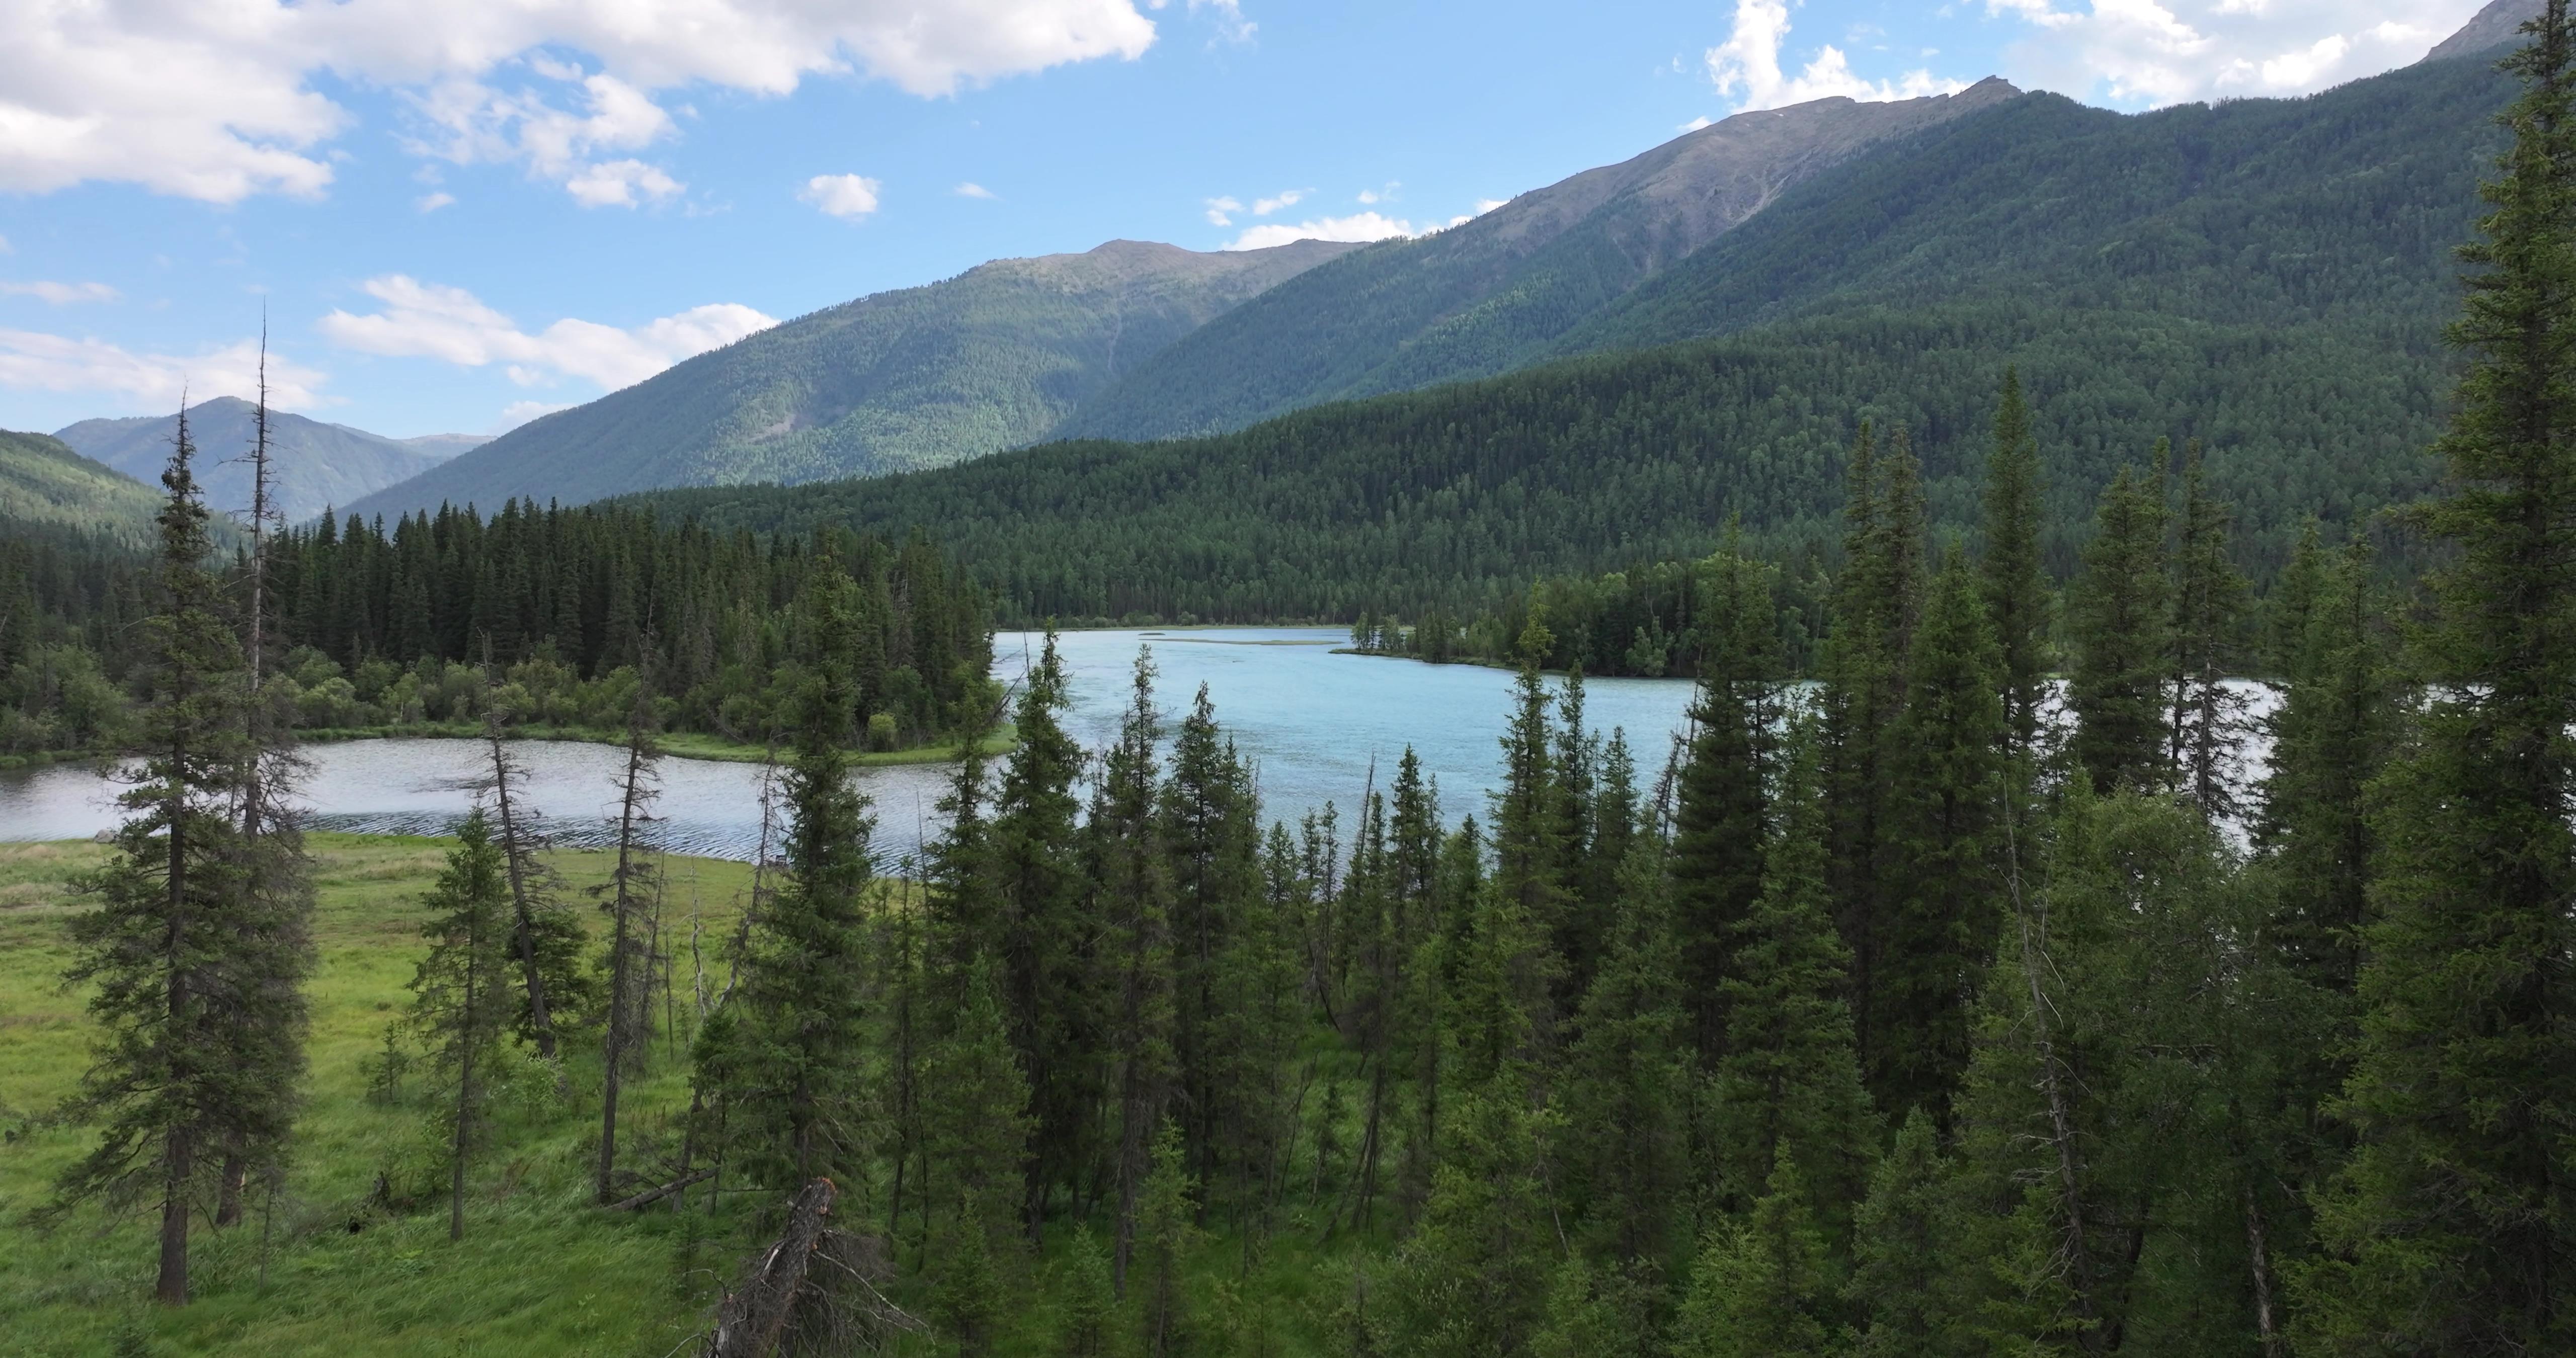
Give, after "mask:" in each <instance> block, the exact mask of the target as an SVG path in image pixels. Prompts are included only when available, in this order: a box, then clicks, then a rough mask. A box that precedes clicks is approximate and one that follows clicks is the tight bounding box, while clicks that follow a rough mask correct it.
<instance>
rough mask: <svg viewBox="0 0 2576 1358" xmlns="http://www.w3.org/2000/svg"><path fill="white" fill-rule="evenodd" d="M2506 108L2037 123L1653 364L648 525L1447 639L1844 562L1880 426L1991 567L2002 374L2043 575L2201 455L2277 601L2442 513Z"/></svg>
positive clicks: (2477, 94)
mask: <svg viewBox="0 0 2576 1358" xmlns="http://www.w3.org/2000/svg"><path fill="white" fill-rule="evenodd" d="M2512 93H2513V82H2512V80H2511V79H2510V78H2509V77H2507V76H2505V75H2503V74H2502V73H2500V72H2497V71H2495V70H2493V69H2491V68H2490V67H2488V66H2486V65H2484V64H2482V63H2477V62H2440V63H2432V64H2427V65H2419V66H2414V67H2409V68H2407V69H2405V70H2401V71H2395V72H2391V73H2389V74H2387V75H2383V76H2379V77H2375V78H2373V79H2370V80H2364V81H2359V82H2355V83H2353V84H2350V85H2346V86H2343V87H2341V88H2338V89H2335V90H2331V91H2328V92H2326V93H2323V94H2319V95H2314V96H2311V97H2308V98H2304V99H2295V100H2251V99H2249V100H2237V101H2229V102H2227V103H2224V104H2220V105H2217V106H2215V107H2203V106H2189V107H2182V108H2173V109H2166V110H2163V111H2160V112H2156V113H2150V114H2143V115H2123V114H2116V113H2109V112H2105V111H2102V110H2098V109H2087V108H2084V107H2082V106H2080V105H2076V104H2074V103H2072V102H2070V101H2068V100H2064V99H2060V98H2057V97H2055V96H2047V95H2031V96H2024V97H2021V98H2017V99H2013V100H2010V101H2008V102H2006V103H2003V104H2000V105H1997V106H1994V107H1992V108H1989V109H1986V110H1984V111H1982V112H1979V113H1976V114H1974V115H1973V116H1970V117H1965V118H1959V119H1955V120H1953V121H1951V122H1949V123H1947V124H1944V125H1942V126H1939V127H1936V128H1932V129H1929V130H1926V131H1924V132H1921V133H1918V134H1917V135H1915V136H1914V137H1911V138H1908V139H1905V140H1903V141H1902V142H1899V143H1893V144H1891V145H1889V146H1888V147H1886V148H1884V149H1883V150H1882V151H1880V152H1879V153H1878V154H1875V155H1873V156H1871V157H1870V158H1868V159H1866V160H1858V161H1854V162H1852V163H1850V164H1848V165H1845V166H1843V167H1840V168H1839V169H1836V170H1833V171H1830V172H1828V173H1824V174H1820V175H1817V176H1815V177H1813V178H1812V179H1810V180H1809V181H1808V182H1807V183H1805V184H1803V185H1801V186H1799V187H1797V188H1794V189H1792V190H1790V191H1788V192H1786V193H1784V194H1783V195H1782V196H1781V198H1780V200H1779V201H1778V202H1777V203H1775V204H1773V205H1772V206H1771V207H1769V208H1768V209H1766V210H1765V211H1764V212H1763V213H1762V214H1761V215H1760V216H1758V217H1756V218H1754V219H1753V220H1752V221H1751V222H1749V223H1748V224H1746V225H1745V226H1744V227H1742V228H1739V229H1738V230H1737V231H1735V232H1733V233H1730V234H1729V235H1727V236H1724V237H1722V238H1720V239H1719V240H1718V241H1717V242H1715V243H1714V244H1712V245H1710V246H1707V247H1705V248H1703V249H1702V250H1701V251H1699V252H1698V253H1696V254H1695V255H1693V256H1692V257H1690V258H1689V259H1688V260H1686V261H1685V262H1684V263H1683V264H1681V265H1678V266H1675V267H1673V268H1671V269H1669V270H1667V271H1666V272H1665V274H1663V275H1662V276H1660V277H1659V278H1657V279H1655V280H1652V281H1650V282H1649V283H1648V284H1647V285H1646V286H1644V287H1641V288H1638V289H1636V290H1635V291H1634V293H1633V294H1632V295H1631V297H1630V298H1629V299H1628V300H1626V301H1623V302H1621V303H1620V304H1618V305H1617V306H1615V307H1613V308H1609V309H1605V310H1604V311H1603V312H1602V313H1601V315H1600V316H1599V317H1598V318H1597V319H1596V320H1595V321H1594V322H1591V323H1588V324H1589V325H1590V326H1591V327H1592V328H1591V329H1590V330H1589V331H1588V335H1589V338H1588V339H1585V340H1583V342H1587V343H1599V344H1601V345H1603V346H1605V347H1613V348H1616V347H1617V346H1621V345H1627V344H1635V343H1660V347H1655V348H1649V349H1643V350H1637V349H1622V350H1620V351H1617V352H1606V353H1599V354H1594V355H1590V356H1585V357H1576V358H1570V359H1565V360H1560V361H1557V362H1554V363H1551V364H1546V365H1541V366H1536V367H1532V368H1529V369H1526V370H1523V371H1520V372H1516V373H1513V374H1510V375H1506V376H1503V377H1498V378H1489V379H1484V380H1481V381H1477V382H1472V383H1460V384H1452V385H1445V386H1440V387H1435V388H1430V389H1427V390H1423V391H1418V392H1412V393H1404V394H1397V395H1389V396H1381V397H1376V398H1372V399H1369V400H1364V401H1353V402H1341V403H1332V404H1326V405H1322V406H1318V407H1315V408H1312V409H1309V410H1305V411H1301V412H1298V413H1295V414H1292V415H1289V416H1286V417H1283V418H1279V419H1274V420H1271V421H1267V422H1265V423H1262V424H1258V425H1255V426H1252V427H1250V428H1247V429H1244V430H1241V431H1237V432H1234V433H1230V434H1225V435H1221V436H1215V437H1203V438H1196V439H1188V440H1179V441H1171V442H1162V443H1145V444H1134V443H1110V442H1069V443H1064V444H1058V445H1050V446H1044V447H1038V448H1031V449H1027V450H1023V451H1019V452H1012V453H1005V454H1002V455H999V456H996V457H991V458H986V459H983V460H980V461H977V462H973V463H969V464H966V465H964V466H958V467H952V468H947V469H944V470H940V471H934V472H925V473H919V474H916V475H911V476H902V477H894V478H887V479H882V480H877V481H868V482H846V483H840V484H834V485H827V486H807V487H799V488H797V489H795V490H793V491H784V490H777V489H768V488H750V487H744V488H735V489H729V490H705V491H690V492H672V493H667V494H663V495H658V496H655V497H652V498H653V500H654V502H655V503H657V504H658V505H660V506H662V507H663V508H665V509H666V510H667V511H668V512H670V513H674V514H694V515H697V516H699V517H701V518H702V519H704V520H706V521H708V522H709V523H710V524H712V525H715V526H719V527H743V528H751V529H756V530H774V531H783V532H801V531H804V530H805V529H807V528H810V527H811V526H813V525H815V524H818V523H826V522H829V523H844V524H848V525H850V526H853V527H857V528H861V529H867V530H873V531H876V532H880V533H890V534H896V535H900V534H901V533H903V532H904V531H905V530H906V529H908V528H909V527H910V526H912V525H915V524H921V525H927V526H928V527H929V528H930V529H931V531H932V532H933V533H935V534H936V535H937V536H938V538H939V540H940V541H941V542H942V544H943V545H945V546H947V547H949V548H950V549H951V550H954V551H956V552H958V553H959V554H960V556H961V558H962V559H963V560H964V561H966V562H967V563H969V566H970V568H971V569H975V570H977V571H979V572H981V573H982V574H983V576H984V578H985V579H986V580H987V581H988V582H990V583H991V584H992V585H993V586H994V587H995V588H996V589H997V591H998V592H999V593H1000V594H1001V596H1002V597H1003V598H1004V599H1005V600H1007V601H1008V603H1009V605H1010V606H1011V607H1012V608H1013V609H1015V610H1016V611H1017V615H1018V616H1020V617H1022V618H1029V617H1036V618H1043V617H1046V616H1050V615H1053V616H1060V617H1065V618H1096V617H1110V618H1117V617H1121V616H1127V615H1131V614H1133V615H1154V616H1159V617H1162V618H1165V619H1177V618H1181V617H1182V616H1184V615H1195V616H1196V617H1198V618H1202V619H1210V620H1215V619H1228V620H1251V619H1263V618H1292V617H1339V618H1349V617H1352V616H1355V615H1356V614H1357V612H1358V611H1359V610H1360V609H1363V608H1374V609H1379V610H1384V609H1387V608H1394V609H1398V610H1401V611H1406V612H1411V611H1416V610H1419V609H1421V608H1425V607H1433V606H1437V607H1445V608H1450V609H1453V610H1462V609H1465V608H1470V607H1483V606H1489V605H1491V604H1493V603H1495V602H1497V601H1498V600H1500V599H1501V598H1503V597H1505V596H1506V595H1507V594H1508V593H1510V592H1511V591H1512V590H1514V589H1516V588H1517V587H1519V586H1520V585H1521V584H1523V583H1524V582H1526V581H1527V580H1528V579H1529V578H1530V577H1532V576H1533V575H1545V574H1551V573H1559V572H1585V573H1591V572H1599V571H1604V570H1614V569H1621V568H1624V567H1625V566H1627V565H1630V564H1633V563H1634V562H1636V561H1638V560H1640V559H1644V558H1652V557H1660V556H1669V555H1675V554H1694V555H1695V554H1698V553H1701V552H1705V551H1707V550H1708V549H1709V548H1710V547H1711V546H1712V545H1714V543H1715V542H1716V540H1717V538H1718V535H1719V533H1720V528H1721V525H1722V524H1723V523H1724V521H1725V520H1726V519H1727V517H1728V516H1729V515H1730V514H1735V515H1741V516H1742V520H1743V523H1744V526H1745V530H1746V532H1747V534H1748V536H1749V537H1750V538H1751V539H1752V540H1753V541H1754V542H1755V544H1756V545H1757V546H1760V547H1762V548H1764V549H1765V550H1771V551H1779V552H1783V553H1787V554H1790V555H1791V556H1792V557H1793V559H1794V558H1796V557H1797V556H1798V555H1799V554H1802V553H1805V552H1808V551H1817V552H1821V553H1827V554H1830V553H1831V551H1832V550H1833V544H1834V543H1835V542H1836V540H1837V539H1838V538H1839V536H1840V531H1841V530H1840V527H1839V524H1838V522H1837V519H1836V513H1837V507H1838V505H1839V502H1840V498H1841V473H1842V467H1843V463H1844V454H1845V450H1846V449H1847V448H1848V447H1849V445H1850V442H1851V440H1852V438H1853V436H1854V433H1855V431H1856V430H1857V428H1858V427H1859V425H1860V423H1861V422H1862V421H1863V420H1865V419H1866V420H1873V421H1875V422H1876V423H1877V425H1878V427H1879V428H1880V429H1881V430H1882V431H1884V430H1887V429H1889V428H1891V427H1894V426H1903V427H1904V428H1905V429H1906V430H1907V431H1908V432H1909V434H1910V436H1911V439H1912V442H1913V445H1914V447H1915V449H1916V451H1917V452H1918V453H1919V454H1920V455H1921V457H1922V459H1923V463H1924V471H1925V480H1926V493H1927V498H1928V501H1929V503H1930V506H1931V508H1932V511H1933V514H1934V517H1935V519H1936V521H1937V522H1939V523H1941V524H1942V525H1945V526H1947V527H1951V528H1956V529H1960V530H1964V531H1973V529H1974V526H1975V523H1976V520H1977V513H1978V499H1977V486H1978V476H1979V472H1980V468H1981V466H1982V462H1983V458H1984V455H1985V449H1986V441H1987V437H1988V433H1987V431H1988V428H1989V421H1990V419H1991V411H1992V405H1993V400H1994V395H1995V390H1996V387H1997V385H1998V383H1999V381H2000V379H2001V377H2002V374H2003V371H2004V369H2005V367H2006V365H2008V364H2009V365H2014V366H2016V367H2018V369H2019V370H2020V373H2021V375H2022V378H2023V380H2024V382H2025V383H2026V385H2027V386H2028V388H2029V390H2030V392H2031V395H2032V399H2033V401H2034V403H2035V406H2036V409H2037V419H2038V430H2039V434H2040V446H2041V450H2042V455H2043V458H2044V460H2045V466H2046V479H2047V484H2048V495H2049V509H2050V512H2051V515H2052V519H2053V522H2054V524H2055V528H2054V530H2053V533H2054V536H2053V537H2052V539H2051V541H2050V542H2049V544H2048V551H2049V553H2050V556H2051V559H2052V564H2053V565H2054V567H2055V568H2056V569H2058V570H2059V571H2060V572H2061V573H2063V572H2065V571H2066V570H2068V569H2070V568H2071V567H2072V565H2073V557H2074V546H2075V544H2076V542H2078V541H2080V540H2081V538H2082V536H2083V534H2084V526H2085V524H2086V522H2087V521H2088V517H2089V514H2090V508H2091V502H2092V499H2093V497H2094V495H2095V494H2096V493H2097V492H2098V490H2099V488H2100V487H2101V485H2102V483H2103V482H2104V481H2105V480H2107V479H2108V478H2109V477H2110V475H2111V474H2112V473H2113V471H2114V470H2115V469H2116V468H2117V467H2119V466H2120V465H2123V464H2134V463H2141V462H2143V461H2144V460H2145V459H2146V457H2147V455H2148V450H2149V448H2150V447H2151V446H2152V444H2153V443H2154V441H2155V440H2156V439H2157V438H2159V437H2171V438H2173V439H2175V440H2176V441H2177V442H2178V443H2179V441H2181V440H2184V439H2190V438H2200V439H2202V440H2204V441H2206V443H2207V444H2208V446H2209V449H2210V453H2209V459H2210V472H2211V477H2212V481H2213V483H2214V486H2215V488H2216V489H2218V490H2219V491H2220V492H2221V493H2222V494H2224V495H2226V496H2227V497H2229V498H2230V499H2232V500H2233V501H2234V502H2235V503H2236V505H2237V507H2238V508H2237V513H2238V518H2237V523H2238V529H2239V533H2240V555H2241V557H2242V558H2243V561H2244V563H2245V564H2246V565H2247V567H2248V568H2249V569H2251V570H2252V571H2254V573H2255V574H2257V575H2258V576H2262V575H2265V574H2267V573H2268V572H2269V571H2271V570H2273V569H2277V567H2278V565H2279V563H2280V562H2281V560H2282V559H2283V558H2284V557H2285V556H2286V554H2287V552H2288V550H2289V548H2290V546H2291V544H2292V543H2293V542H2295V540H2296V539H2297V537H2298V534H2299V532H2300V528H2301V525H2302V523H2303V522H2304V521H2305V519H2306V518H2307V516H2309V515H2310V514H2316V515H2320V516H2322V517H2324V518H2325V519H2326V520H2328V521H2329V522H2330V523H2335V524H2352V523H2358V522H2361V521H2363V520H2365V519H2367V518H2368V517H2369V516H2370V515H2372V514H2373V513H2375V512H2376V511H2378V510H2379V509H2381V508H2384V507H2386V506H2389V505H2393V504H2397V503H2402V502H2404V501H2406V500H2408V499H2410V498H2412V497H2414V496H2415V495H2417V494H2419V493H2421V492H2422V491H2423V490H2424V489H2425V488H2427V487H2428V486H2429V485H2430V484H2432V477H2433V474H2434V463H2433V461H2432V459H2431V458H2429V457H2428V456H2427V455H2426V453H2425V450H2426V449H2427V448H2428V447H2429V445H2430V444H2431V442H2432V440H2433V438H2434V437H2435V436H2436V434H2437V433H2438V432H2439V430H2440V428H2441V423H2442V419H2443V416H2444V412H2445V411H2446V409H2447V408H2448V405H2449V401H2450V398H2451V391H2452V387H2453V384H2454V383H2455V381H2456V364H2457V359H2456V356H2455V355H2454V353H2453V352H2452V351H2451V350H2450V349H2449V348H2448V347H2447V346H2446V345H2445V344H2444V342H2443V340H2442V333H2441V332H2442V326H2443V324H2444V322H2445V321H2447V320H2448V319H2449V318H2450V317H2451V316H2453V315H2455V314H2456V313H2457V309H2458V305H2459V290H2458V281H2457V279H2458V273H2459V270H2460V265H2459V263H2458V261H2457V259H2456V258H2455V256H2454V255H2453V254H2452V247H2453V246H2454V245H2456V244H2458V243H2460V242H2462V241H2465V240H2468V239H2470V238H2471V237H2472V235H2473V234H2474V232H2475V226H2476V221H2477V218H2478V216H2479V212H2480V208H2481V204H2480V201H2479V198H2478V192H2477V186H2478V180H2479V177H2480V176H2481V174H2483V173H2485V172H2486V171H2487V169H2488V167H2490V166H2491V165H2492V164H2493V157H2494V154H2495V153H2496V152H2497V151H2498V150H2499V149H2501V146H2502V137H2503V131H2502V129H2500V128H2498V127H2496V126H2495V125H2494V123H2493V121H2492V115H2493V114H2494V112H2495V110H2497V109H2499V108H2501V107H2502V106H2503V105H2504V104H2505V103H2506V102H2507V100H2508V99H2510V97H2511V96H2512ZM1694 335H1698V336H1707V337H1704V338H1697V339H1693V338H1690V337H1691V336H1694ZM1577 338H1578V337H1577V336H1575V335H1572V334H1569V336H1568V337H1567V342H1569V343H1571V342H1575V341H1576V340H1577ZM1670 341H1680V342H1670Z"/></svg>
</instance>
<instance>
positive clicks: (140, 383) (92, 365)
mask: <svg viewBox="0 0 2576 1358" xmlns="http://www.w3.org/2000/svg"><path fill="white" fill-rule="evenodd" d="M259 364H260V346H259V341H257V340H254V339H244V340H237V341H235V342H233V343H231V344H228V345H224V346H222V347H220V348H214V349H209V350H206V351H205V352H203V353H198V354H186V355H181V354H152V353H135V352H133V351H132V350H129V349H125V348H123V347H121V346H118V345H115V344H110V343H108V342H106V341H105V340H97V339H72V338H70V337H68V336H63V335H49V334H44V333H41V332H38V331H33V330H0V388H9V389H13V390H37V391H76V392H101V393H106V394H109V395H113V396H118V397H122V398H124V400H125V403H126V405H127V407H128V408H130V409H136V410H148V411H162V410H175V409H177V408H178V405H179V401H180V399H181V398H182V397H183V396H184V397H185V398H186V399H187V400H189V401H191V402H195V401H203V400H208V399H210V398H213V397H217V396H241V397H250V396H255V395H257V394H258V392H259ZM322 382H323V375H322V374H321V373H320V372H317V371H315V370H314V369H312V368H308V367H306V366H304V365H303V364H301V363H297V362H294V361H293V360H291V359H288V358H287V357H286V356H284V355H283V354H280V353H279V352H278V351H277V350H275V349H271V350H269V351H268V402H269V404H270V405H273V406H277V407H279V408H280V409H285V410H310V409H312V408H313V407H315V406H317V405H320V404H322V403H323V397H322V395H321V386H322Z"/></svg>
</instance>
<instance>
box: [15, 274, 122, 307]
mask: <svg viewBox="0 0 2576 1358" xmlns="http://www.w3.org/2000/svg"><path fill="white" fill-rule="evenodd" d="M123 295H124V294H122V293H120V292H118V291H117V290H116V289H114V288H111V287H109V286H108V285H107V284H105V283H48V282H44V281H42V280H39V281H36V282H32V283H5V282H0V296H8V297H33V298H35V299H36V300H38V301H40V302H51V303H53V304H54V305H55V306H69V305H70V304H72V303H74V302H113V301H115V300H116V299H117V298H118V297H121V296H123Z"/></svg>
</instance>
